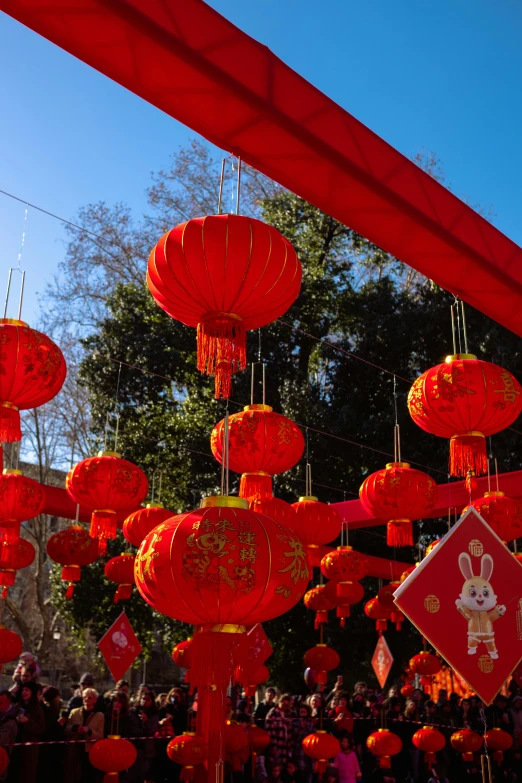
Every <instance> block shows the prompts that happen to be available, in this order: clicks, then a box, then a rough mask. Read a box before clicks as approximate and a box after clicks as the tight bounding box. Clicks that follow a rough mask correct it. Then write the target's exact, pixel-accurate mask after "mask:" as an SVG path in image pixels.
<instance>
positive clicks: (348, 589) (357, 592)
mask: <svg viewBox="0 0 522 783" xmlns="http://www.w3.org/2000/svg"><path fill="white" fill-rule="evenodd" d="M323 559H324V558H323ZM340 592H341V595H339V593H340ZM324 593H325V596H326V598H329V599H330V600H332V601H334V602H335V606H336V610H335V614H336V616H337V617H338V618H339V619H340V621H341V622H340V626H341V628H344V627H345V624H346V623H345V621H346V619H347V618H348V617H350V607H351V606H353V604H358V603H359V601H362V600H363V598H364V587H363V586H362V585H361V584H360V582H333V581H331V582H328V583H327V584H326V585H325V586H324Z"/></svg>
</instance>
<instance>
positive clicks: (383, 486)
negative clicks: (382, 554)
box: [359, 462, 437, 547]
mask: <svg viewBox="0 0 522 783" xmlns="http://www.w3.org/2000/svg"><path fill="white" fill-rule="evenodd" d="M359 496H360V498H361V503H362V504H363V506H364V508H365V509H366V510H367V511H368V512H369V513H370V514H373V516H375V517H376V518H377V519H382V520H383V521H385V522H387V523H388V524H387V528H386V529H387V536H386V543H387V544H388V546H396V547H398V546H413V531H412V525H411V522H412V520H414V519H422V517H424V516H426V514H428V513H429V512H430V511H431V509H432V508H433V506H434V504H435V500H436V497H437V485H436V483H435V482H434V481H433V479H432V478H430V476H428V475H427V473H422V472H421V471H420V470H415V469H414V468H411V467H410V465H409V463H408V462H389V463H388V464H387V465H386V468H385V469H384V470H378V471H376V472H375V473H372V474H371V475H370V476H368V477H367V478H366V479H365V480H364V481H363V483H362V485H361V488H360V490H359Z"/></svg>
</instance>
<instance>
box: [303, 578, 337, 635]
mask: <svg viewBox="0 0 522 783" xmlns="http://www.w3.org/2000/svg"><path fill="white" fill-rule="evenodd" d="M303 601H304V605H305V606H306V608H307V609H311V610H312V612H315V623H314V627H315V630H317V629H318V628H319V626H320V625H324V623H327V622H328V612H329V611H330V610H331V609H335V600H331V599H330V598H328V597H327V596H326V595H325V586H324V585H318V586H317V587H312V589H311V590H308V591H307V592H306V593H305V596H304V598H303Z"/></svg>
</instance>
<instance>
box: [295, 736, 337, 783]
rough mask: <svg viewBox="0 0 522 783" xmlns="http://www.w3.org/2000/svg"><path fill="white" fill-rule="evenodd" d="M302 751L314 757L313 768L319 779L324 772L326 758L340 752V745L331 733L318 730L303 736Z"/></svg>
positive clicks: (326, 763)
mask: <svg viewBox="0 0 522 783" xmlns="http://www.w3.org/2000/svg"><path fill="white" fill-rule="evenodd" d="M303 751H304V752H305V753H306V755H307V756H310V758H312V759H315V764H314V770H315V771H316V772H317V774H318V775H319V778H320V779H321V778H322V776H323V775H324V773H325V772H326V767H327V766H328V760H329V759H333V758H335V756H337V754H338V753H340V752H341V746H340V744H339V740H338V739H337V737H334V736H333V734H327V733H326V731H321V730H318V731H315V732H314V733H313V734H309V735H308V736H307V737H305V738H304V740H303Z"/></svg>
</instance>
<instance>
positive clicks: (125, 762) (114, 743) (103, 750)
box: [89, 734, 138, 783]
mask: <svg viewBox="0 0 522 783" xmlns="http://www.w3.org/2000/svg"><path fill="white" fill-rule="evenodd" d="M137 755H138V752H137V750H136V748H135V747H134V745H133V744H132V742H129V741H128V740H126V739H122V737H120V736H119V735H117V734H113V735H109V736H108V737H107V738H106V739H101V740H98V741H97V742H95V743H94V745H93V746H92V747H91V749H90V751H89V761H90V763H91V764H92V766H93V767H94V768H95V769H99V770H101V771H102V772H105V778H104V780H105V781H111V783H112V782H113V781H114V783H118V779H119V775H118V773H119V772H123V770H124V769H129V767H132V765H133V764H134V762H135V761H136V758H137Z"/></svg>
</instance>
